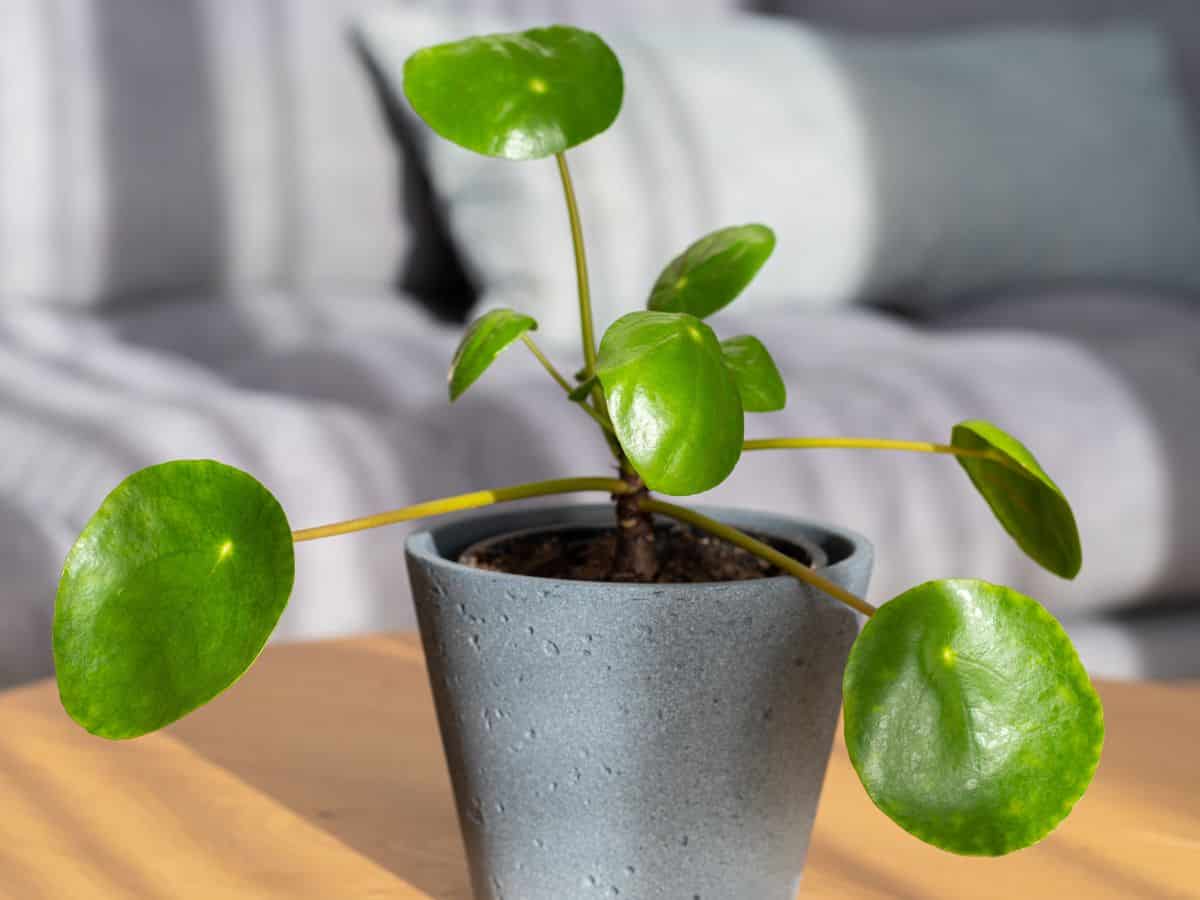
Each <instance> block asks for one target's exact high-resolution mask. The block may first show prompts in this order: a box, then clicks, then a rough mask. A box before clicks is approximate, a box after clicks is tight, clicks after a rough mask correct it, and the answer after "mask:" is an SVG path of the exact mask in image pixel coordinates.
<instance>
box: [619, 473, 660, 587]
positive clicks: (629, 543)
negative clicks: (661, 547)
mask: <svg viewBox="0 0 1200 900" xmlns="http://www.w3.org/2000/svg"><path fill="white" fill-rule="evenodd" d="M621 479H622V481H623V483H624V484H625V485H626V488H627V490H626V492H625V493H624V494H614V495H613V500H614V501H615V502H616V505H617V547H616V553H615V554H614V556H613V567H612V572H611V573H610V577H611V578H612V580H613V581H641V582H650V581H654V579H655V578H657V577H658V547H657V546H656V545H655V539H654V517H653V516H652V515H651V514H650V513H648V512H646V510H645V509H644V508H643V507H642V501H644V500H648V499H649V498H650V494H649V492H648V491H647V490H646V485H645V484H644V483H643V482H642V479H641V477H640V476H639V475H638V474H637V473H636V472H635V471H633V469H632V468H630V467H629V465H628V463H627V462H626V463H623V464H622V466H621Z"/></svg>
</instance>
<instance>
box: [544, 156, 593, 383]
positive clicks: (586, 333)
mask: <svg viewBox="0 0 1200 900" xmlns="http://www.w3.org/2000/svg"><path fill="white" fill-rule="evenodd" d="M554 159H555V161H556V162H557V163H558V174H559V177H560V178H562V186H563V194H564V195H565V196H566V198H567V217H568V218H569V219H570V220H571V244H572V246H573V247H574V249H575V282H576V285H577V286H578V289H579V330H580V333H581V336H582V338H583V369H584V373H585V377H587V378H590V377H591V376H592V375H593V374H594V373H595V371H596V329H595V326H594V325H593V324H592V294H591V288H590V287H589V286H588V268H587V253H586V251H585V250H584V248H583V224H582V223H581V222H580V220H579V204H578V203H576V201H575V185H574V183H573V182H572V181H571V170H570V169H569V168H567V157H566V156H565V155H564V154H562V153H556V154H554Z"/></svg>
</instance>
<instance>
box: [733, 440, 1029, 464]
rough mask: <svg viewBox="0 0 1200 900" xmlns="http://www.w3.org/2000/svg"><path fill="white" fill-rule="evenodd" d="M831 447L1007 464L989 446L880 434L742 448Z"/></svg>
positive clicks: (759, 443) (763, 442) (759, 442)
mask: <svg viewBox="0 0 1200 900" xmlns="http://www.w3.org/2000/svg"><path fill="white" fill-rule="evenodd" d="M817 448H830V449H835V450H836V449H841V450H846V449H850V450H902V451H908V452H912V453H945V454H949V455H951V456H965V457H971V458H974V459H990V460H991V461H992V462H998V463H1001V464H1006V463H1007V460H1006V459H1005V458H1004V457H1003V456H1002V455H1001V454H999V453H994V452H993V451H991V450H970V449H968V448H966V447H955V446H952V445H951V444H933V443H930V442H928V441H891V440H884V439H882V438H824V437H820V438H759V439H755V440H749V441H746V442H745V443H744V444H742V449H743V450H811V449H817Z"/></svg>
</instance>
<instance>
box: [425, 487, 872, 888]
mask: <svg viewBox="0 0 1200 900" xmlns="http://www.w3.org/2000/svg"><path fill="white" fill-rule="evenodd" d="M709 512H710V514H712V515H714V516H715V517H716V518H719V519H721V520H722V521H725V522H728V523H730V524H733V525H736V526H738V527H741V528H745V529H751V530H754V531H757V532H760V533H764V534H770V535H772V536H774V537H777V538H783V539H798V540H805V539H807V540H810V541H814V542H815V543H817V544H818V545H820V546H821V547H823V548H824V549H825V550H826V552H827V553H828V554H829V557H830V560H831V563H830V565H829V566H828V567H827V568H825V569H824V570H823V571H824V574H826V575H827V576H828V577H830V578H832V579H833V580H834V581H836V582H837V583H838V584H840V585H842V586H843V587H846V588H848V589H849V590H852V591H855V592H857V593H862V592H864V591H865V590H866V586H867V579H868V578H869V575H870V568H871V548H870V545H869V544H867V542H866V541H865V540H864V539H863V538H861V537H859V536H858V535H855V534H853V533H851V532H846V531H843V530H841V529H833V528H829V527H826V526H821V525H813V524H806V523H802V522H798V521H795V520H791V519H787V518H785V517H779V516H772V515H765V514H757V513H751V512H746V511H735V510H723V509H718V510H709ZM612 514H613V513H612V507H611V506H591V507H578V506H575V507H559V508H551V509H545V508H543V509H537V510H532V511H525V512H517V513H508V514H500V515H490V516H475V517H472V518H469V519H462V520H459V521H455V522H450V523H447V524H444V525H441V526H438V527H435V528H433V529H430V530H428V531H422V532H419V533H416V534H413V535H412V536H411V537H410V538H409V540H408V543H407V546H406V553H407V557H408V568H409V574H410V578H411V580H412V585H413V595H414V599H415V602H416V607H417V615H418V619H419V621H420V625H421V633H422V639H423V641H424V644H425V651H426V655H427V660H428V666H429V675H430V680H431V683H432V686H433V692H434V698H435V701H436V704H437V709H438V717H439V721H440V724H441V730H442V740H443V743H444V745H445V749H446V757H447V761H448V764H449V768H450V774H451V779H452V781H453V784H454V791H455V799H456V802H457V805H458V813H459V820H460V823H461V825H462V830H463V837H464V841H465V844H466V848H467V855H468V858H469V861H470V865H471V877H472V883H473V885H474V890H475V895H476V897H477V898H479V900H485V898H486V900H501V898H507V900H564V898H575V897H583V898H586V897H597V898H599V897H602V896H608V897H616V896H622V897H630V898H638V900H642V898H646V900H649V898H672V900H678V898H682V900H695V898H701V900H749V898H754V900H792V898H793V897H794V892H795V889H796V883H797V880H798V878H799V874H800V871H801V869H802V867H803V862H804V855H805V852H806V850H807V845H808V838H809V832H810V830H811V828H812V821H813V816H814V814H815V812H816V805H817V799H818V795H819V793H820V788H821V782H822V780H823V778H824V774H825V766H826V762H827V760H828V756H829V749H830V746H831V743H832V740H833V731H834V728H835V727H836V721H837V713H838V708H839V705H840V702H841V677H842V670H843V667H844V665H845V661H846V657H847V654H848V653H849V650H850V645H851V643H852V642H853V640H854V637H855V634H856V632H857V623H856V619H855V616H854V615H853V613H851V612H850V611H849V610H848V609H846V608H845V607H843V606H842V605H841V604H839V603H837V602H836V601H833V600H831V599H829V598H827V597H825V596H824V595H821V594H819V593H818V592H816V591H814V590H813V589H811V588H809V587H807V586H806V585H803V584H801V583H799V582H797V581H795V580H793V579H791V578H786V577H781V578H764V579H758V580H755V581H744V582H726V583H710V584H687V585H664V584H653V585H636V584H605V583H597V582H577V581H561V580H556V579H545V578H532V577H526V576H518V575H508V574H504V573H498V572H487V571H482V570H478V569H473V568H469V567H466V566H463V565H460V564H458V563H457V562H454V561H453V560H455V559H456V558H457V556H458V554H459V553H460V552H461V551H462V550H463V549H464V548H466V547H467V546H469V545H470V544H472V543H475V542H476V541H479V540H482V539H484V538H487V537H491V536H493V535H496V534H501V533H505V532H511V531H518V530H522V529H527V528H537V527H548V526H553V525H585V526H600V527H607V526H608V525H609V524H610V523H611V521H612Z"/></svg>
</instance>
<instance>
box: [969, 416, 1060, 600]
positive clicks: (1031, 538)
mask: <svg viewBox="0 0 1200 900" xmlns="http://www.w3.org/2000/svg"><path fill="white" fill-rule="evenodd" d="M950 442H951V443H952V444H953V445H954V446H955V447H961V448H963V449H966V450H987V451H990V452H991V453H993V454H995V455H996V456H998V457H999V458H1000V459H999V460H996V461H993V460H989V459H974V458H968V457H962V456H960V457H956V458H957V459H958V462H959V464H960V465H961V466H962V467H963V468H964V469H965V470H966V472H967V475H969V476H970V478H971V481H972V483H973V484H974V485H975V487H976V488H977V489H978V490H979V493H981V494H982V495H983V498H984V499H985V500H986V501H987V503H988V505H989V506H990V507H991V508H992V512H994V513H995V514H996V518H997V519H999V520H1000V524H1001V525H1003V526H1004V530H1005V531H1007V532H1008V533H1009V534H1010V535H1012V537H1013V540H1015V541H1016V542H1017V544H1018V546H1020V548H1021V549H1022V550H1024V551H1025V552H1026V553H1027V554H1029V556H1030V557H1032V558H1033V559H1034V560H1036V561H1037V562H1038V563H1040V564H1041V565H1042V566H1044V567H1045V568H1047V569H1049V570H1050V571H1051V572H1053V573H1054V574H1055V575H1061V576H1062V577H1063V578H1074V577H1075V576H1076V575H1078V574H1079V569H1080V567H1081V566H1082V565H1083V550H1082V548H1081V547H1080V544H1079V529H1078V527H1077V526H1076V525H1075V515H1074V513H1072V512H1071V505H1070V504H1069V503H1068V502H1067V498H1066V497H1065V496H1063V492H1062V491H1061V490H1059V488H1058V485H1056V484H1055V483H1054V482H1053V481H1052V480H1051V479H1050V476H1049V475H1047V474H1046V473H1045V471H1044V470H1043V469H1042V467H1041V466H1040V465H1038V461H1037V460H1036V459H1034V457H1033V454H1032V453H1030V452H1029V451H1028V450H1027V449H1026V448H1025V447H1024V445H1022V444H1021V443H1020V441H1018V440H1017V439H1016V438H1014V437H1012V436H1010V435H1008V434H1006V433H1005V432H1004V431H1002V430H1001V429H999V428H997V427H996V426H995V425H992V424H991V423H989V422H983V421H979V420H972V421H967V422H960V423H959V424H958V425H955V426H954V431H953V434H952V436H951V440H950Z"/></svg>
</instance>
